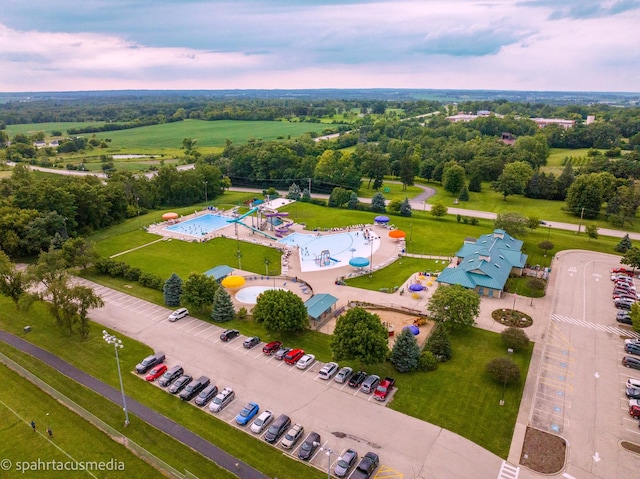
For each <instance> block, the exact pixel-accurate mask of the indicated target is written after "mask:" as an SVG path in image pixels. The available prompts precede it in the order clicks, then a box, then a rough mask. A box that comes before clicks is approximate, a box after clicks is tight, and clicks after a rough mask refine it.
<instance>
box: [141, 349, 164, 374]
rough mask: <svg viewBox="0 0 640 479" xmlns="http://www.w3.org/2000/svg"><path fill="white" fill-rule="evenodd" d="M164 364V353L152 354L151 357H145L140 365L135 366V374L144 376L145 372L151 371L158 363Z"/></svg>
mask: <svg viewBox="0 0 640 479" xmlns="http://www.w3.org/2000/svg"><path fill="white" fill-rule="evenodd" d="M163 362H164V353H161V352H158V353H155V354H152V355H151V356H147V357H146V358H144V359H143V360H142V361H140V363H138V364H137V365H136V372H137V373H138V374H144V373H146V372H147V371H149V369H151V368H152V367H154V366H157V365H158V364H160V363H163Z"/></svg>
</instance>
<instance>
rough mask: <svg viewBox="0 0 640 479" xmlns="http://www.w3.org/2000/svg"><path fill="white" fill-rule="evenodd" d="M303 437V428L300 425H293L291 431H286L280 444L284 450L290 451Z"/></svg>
mask: <svg viewBox="0 0 640 479" xmlns="http://www.w3.org/2000/svg"><path fill="white" fill-rule="evenodd" d="M303 435H304V427H302V425H301V424H297V423H296V424H294V425H293V426H292V427H291V429H289V430H288V431H287V433H286V434H285V435H284V437H283V438H282V442H280V444H281V445H282V447H284V448H285V449H291V448H292V447H293V446H295V444H296V442H298V441H299V440H300V438H301V437H302V436H303Z"/></svg>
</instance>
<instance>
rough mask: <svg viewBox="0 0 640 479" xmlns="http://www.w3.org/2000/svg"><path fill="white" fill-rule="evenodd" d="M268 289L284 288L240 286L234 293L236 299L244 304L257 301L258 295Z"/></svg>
mask: <svg viewBox="0 0 640 479" xmlns="http://www.w3.org/2000/svg"><path fill="white" fill-rule="evenodd" d="M270 289H282V290H283V289H284V288H278V287H275V288H274V287H273V286H248V287H246V288H242V289H241V290H240V291H238V292H237V293H236V300H238V301H240V302H241V303H245V304H256V303H257V302H258V296H260V295H261V294H262V293H264V292H265V291H268V290H270Z"/></svg>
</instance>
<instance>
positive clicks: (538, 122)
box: [531, 118, 576, 130]
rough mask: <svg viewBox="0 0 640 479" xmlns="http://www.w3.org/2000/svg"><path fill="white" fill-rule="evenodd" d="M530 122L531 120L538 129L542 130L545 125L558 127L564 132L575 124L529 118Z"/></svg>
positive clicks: (568, 121)
mask: <svg viewBox="0 0 640 479" xmlns="http://www.w3.org/2000/svg"><path fill="white" fill-rule="evenodd" d="M531 120H533V122H534V123H535V124H536V125H538V127H539V128H544V127H545V126H547V125H558V126H561V127H562V128H564V129H565V130H566V129H569V128H571V127H572V126H573V125H575V124H576V121H575V120H562V119H560V118H531Z"/></svg>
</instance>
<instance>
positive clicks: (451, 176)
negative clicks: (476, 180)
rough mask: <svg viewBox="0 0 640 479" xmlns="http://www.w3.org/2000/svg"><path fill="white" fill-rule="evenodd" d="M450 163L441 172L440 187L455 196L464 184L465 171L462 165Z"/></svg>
mask: <svg viewBox="0 0 640 479" xmlns="http://www.w3.org/2000/svg"><path fill="white" fill-rule="evenodd" d="M451 163H452V164H448V165H447V166H445V168H444V171H443V172H442V187H443V188H444V189H445V190H446V191H448V192H449V193H451V194H452V195H454V196H455V195H458V194H459V193H460V190H461V189H462V187H463V186H464V185H465V181H466V173H465V171H464V168H463V167H462V166H460V165H458V164H457V163H454V162H451Z"/></svg>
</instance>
